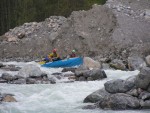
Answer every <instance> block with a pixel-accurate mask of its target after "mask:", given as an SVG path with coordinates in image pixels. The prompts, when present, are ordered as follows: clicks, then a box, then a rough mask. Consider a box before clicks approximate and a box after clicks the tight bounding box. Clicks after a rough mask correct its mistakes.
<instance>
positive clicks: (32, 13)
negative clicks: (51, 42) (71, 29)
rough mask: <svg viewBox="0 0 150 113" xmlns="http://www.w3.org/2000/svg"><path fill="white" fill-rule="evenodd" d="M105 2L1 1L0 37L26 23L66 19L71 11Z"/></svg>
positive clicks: (80, 0)
mask: <svg viewBox="0 0 150 113" xmlns="http://www.w3.org/2000/svg"><path fill="white" fill-rule="evenodd" d="M105 2H106V0H38V1H37V0H2V1H1V3H0V10H1V13H0V28H1V29H0V35H3V34H4V33H5V32H7V31H8V30H9V29H12V28H14V27H16V26H19V25H22V24H23V23H26V22H32V21H37V22H40V21H43V20H44V19H45V18H48V17H50V16H53V15H55V16H65V17H68V16H69V15H70V14H71V12H72V11H78V10H87V9H90V8H91V7H92V5H93V4H104V3H105Z"/></svg>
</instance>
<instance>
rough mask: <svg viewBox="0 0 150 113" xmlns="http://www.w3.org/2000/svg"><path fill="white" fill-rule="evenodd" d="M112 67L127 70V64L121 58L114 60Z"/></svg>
mask: <svg viewBox="0 0 150 113" xmlns="http://www.w3.org/2000/svg"><path fill="white" fill-rule="evenodd" d="M110 67H112V68H114V69H120V70H126V66H125V65H124V64H123V62H122V61H121V60H117V59H115V60H113V61H112V62H111V63H110Z"/></svg>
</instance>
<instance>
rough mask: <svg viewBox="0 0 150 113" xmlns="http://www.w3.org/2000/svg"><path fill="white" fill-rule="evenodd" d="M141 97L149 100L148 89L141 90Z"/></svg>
mask: <svg viewBox="0 0 150 113" xmlns="http://www.w3.org/2000/svg"><path fill="white" fill-rule="evenodd" d="M139 99H142V100H144V101H145V100H149V99H150V93H149V92H146V91H143V92H141V93H140V95H139Z"/></svg>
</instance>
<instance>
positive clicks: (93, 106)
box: [82, 105, 97, 109]
mask: <svg viewBox="0 0 150 113" xmlns="http://www.w3.org/2000/svg"><path fill="white" fill-rule="evenodd" d="M96 108H97V106H96V105H87V106H84V107H82V109H96Z"/></svg>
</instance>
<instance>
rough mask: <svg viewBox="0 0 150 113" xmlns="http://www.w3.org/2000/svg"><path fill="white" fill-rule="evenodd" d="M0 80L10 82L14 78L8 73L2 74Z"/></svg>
mask: <svg viewBox="0 0 150 113" xmlns="http://www.w3.org/2000/svg"><path fill="white" fill-rule="evenodd" d="M1 78H2V79H4V80H7V81H12V80H14V79H15V77H13V76H12V75H10V74H9V73H3V74H2V76H1Z"/></svg>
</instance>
